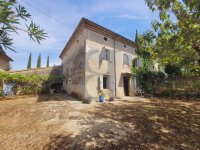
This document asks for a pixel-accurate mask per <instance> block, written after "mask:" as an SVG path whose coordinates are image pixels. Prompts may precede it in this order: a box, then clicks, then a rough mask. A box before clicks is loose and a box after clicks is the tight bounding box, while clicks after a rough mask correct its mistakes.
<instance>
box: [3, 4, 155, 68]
mask: <svg viewBox="0 0 200 150" xmlns="http://www.w3.org/2000/svg"><path fill="white" fill-rule="evenodd" d="M17 2H18V3H19V4H21V5H23V6H25V8H26V9H27V11H28V12H29V13H30V14H31V15H32V19H33V21H34V22H35V23H36V24H38V25H40V27H41V28H43V29H44V30H45V31H46V32H47V33H48V38H47V39H46V40H45V41H41V43H40V44H38V43H36V42H33V41H31V40H30V38H29V37H28V36H27V35H26V33H24V32H22V31H20V32H19V35H17V34H12V35H11V36H12V38H13V39H14V41H13V42H14V49H15V50H16V51H17V52H16V53H15V52H12V51H9V50H7V51H6V52H7V54H8V55H9V56H10V57H11V58H12V59H13V60H14V61H13V62H12V63H11V66H12V70H21V69H26V67H27V63H28V57H29V54H30V53H32V68H35V67H36V63H37V59H38V55H39V54H40V53H41V56H42V67H45V66H46V61H47V57H48V56H49V57H50V66H54V65H60V64H61V59H60V58H59V55H60V53H61V52H62V50H63V48H64V46H65V45H66V43H67V41H68V39H69V38H70V36H71V34H72V33H73V31H74V30H75V28H76V26H77V25H78V23H79V21H80V19H81V18H82V17H85V18H87V19H89V20H91V21H93V22H96V23H97V24H100V25H102V26H104V27H106V28H108V29H110V30H112V31H114V32H117V33H118V34H121V35H123V36H125V37H127V38H128V39H131V40H134V37H135V33H136V29H137V31H138V33H140V34H142V33H144V32H145V31H146V30H148V29H149V28H151V21H152V20H153V19H156V18H157V17H158V16H157V14H155V13H152V12H151V11H150V9H149V8H148V7H147V5H146V4H145V0H17ZM22 27H23V24H22Z"/></svg>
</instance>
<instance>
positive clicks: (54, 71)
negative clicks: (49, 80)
mask: <svg viewBox="0 0 200 150" xmlns="http://www.w3.org/2000/svg"><path fill="white" fill-rule="evenodd" d="M9 73H19V74H25V75H33V74H37V75H42V76H49V75H54V76H62V66H53V67H44V68H33V69H25V70H16V71H9Z"/></svg>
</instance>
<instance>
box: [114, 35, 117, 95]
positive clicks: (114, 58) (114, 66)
mask: <svg viewBox="0 0 200 150" xmlns="http://www.w3.org/2000/svg"><path fill="white" fill-rule="evenodd" d="M115 42H116V37H115V39H114V73H115V98H116V97H117V84H116V62H115V61H116V56H115V54H116V49H115Z"/></svg>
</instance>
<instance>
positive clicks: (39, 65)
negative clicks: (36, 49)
mask: <svg viewBox="0 0 200 150" xmlns="http://www.w3.org/2000/svg"><path fill="white" fill-rule="evenodd" d="M37 68H41V54H39V56H38V60H37Z"/></svg>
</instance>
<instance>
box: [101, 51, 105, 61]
mask: <svg viewBox="0 0 200 150" xmlns="http://www.w3.org/2000/svg"><path fill="white" fill-rule="evenodd" d="M105 54H106V53H105V50H104V49H103V50H102V53H101V58H102V60H103V59H105Z"/></svg>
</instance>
